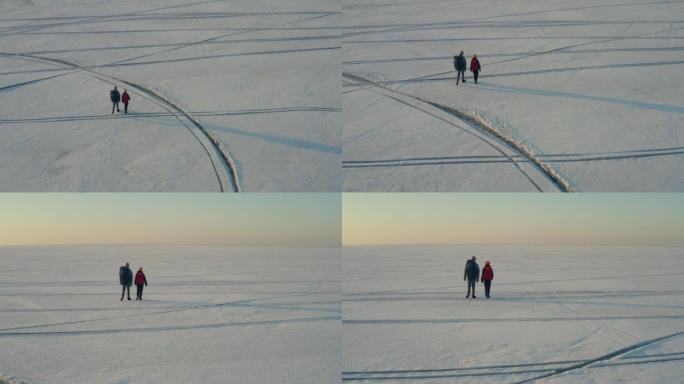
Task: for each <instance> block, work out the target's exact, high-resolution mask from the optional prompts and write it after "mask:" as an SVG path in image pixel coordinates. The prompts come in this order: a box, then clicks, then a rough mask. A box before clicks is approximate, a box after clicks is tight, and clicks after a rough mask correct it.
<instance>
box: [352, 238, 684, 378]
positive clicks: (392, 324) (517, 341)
mask: <svg viewBox="0 0 684 384" xmlns="http://www.w3.org/2000/svg"><path fill="white" fill-rule="evenodd" d="M472 255H475V256H477V257H478V260H479V263H480V265H481V266H483V265H484V261H485V260H490V261H491V262H492V266H493V268H494V281H493V284H492V296H491V297H492V298H491V299H485V298H484V292H483V285H482V284H479V283H478V286H477V288H476V292H477V295H478V296H477V299H476V300H472V299H470V300H466V299H464V297H465V294H466V284H465V282H463V280H462V277H463V268H464V264H465V260H466V259H467V258H470V257H471V256H472ZM683 256H684V249H681V248H615V247H594V248H589V247H586V248H580V247H503V246H497V247H475V246H473V247H468V246H451V247H446V246H440V247H430V246H392V247H346V248H345V249H344V254H343V260H344V296H343V326H342V327H343V361H344V367H343V372H344V373H343V379H344V381H345V382H364V379H366V380H368V381H367V382H383V383H425V382H430V383H523V382H527V380H532V379H535V378H540V377H544V376H546V375H549V376H550V377H548V378H547V379H545V380H541V381H539V382H544V383H554V384H555V383H624V382H629V383H644V384H648V383H675V382H679V381H681V377H682V375H684V283H683V282H682V277H683V276H684V257H683Z"/></svg>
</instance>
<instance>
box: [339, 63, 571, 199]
mask: <svg viewBox="0 0 684 384" xmlns="http://www.w3.org/2000/svg"><path fill="white" fill-rule="evenodd" d="M342 76H344V77H347V78H348V79H351V80H354V81H355V82H357V83H363V84H367V85H373V86H375V87H378V88H381V89H384V90H386V91H388V92H391V93H395V94H399V95H402V96H405V97H408V98H411V99H414V100H417V101H420V102H422V103H425V104H428V105H430V106H432V107H434V108H437V109H439V110H441V111H443V112H446V113H448V114H450V115H452V116H454V117H456V118H458V119H460V120H462V121H465V122H466V123H468V124H469V125H470V126H472V127H474V128H476V129H478V130H480V131H482V132H484V133H487V134H489V135H491V136H493V137H494V138H496V139H498V140H499V141H501V142H502V143H504V144H506V145H507V146H508V147H509V148H511V149H512V150H514V151H515V152H517V153H519V154H520V155H522V156H524V157H525V158H527V160H529V161H530V162H531V163H532V164H533V165H534V166H535V167H536V168H537V169H538V170H539V171H540V172H541V173H543V174H544V175H545V176H546V177H547V178H548V179H549V180H551V182H553V184H554V185H555V186H556V187H557V188H558V189H559V190H561V191H563V192H576V190H575V188H574V187H573V186H572V185H571V184H570V182H569V181H568V180H566V179H565V178H564V177H563V176H561V175H560V174H559V173H558V172H557V171H556V170H555V169H553V167H551V166H550V165H549V164H547V163H546V162H544V161H543V160H542V159H541V158H540V157H539V155H537V154H536V153H535V151H533V150H532V149H531V148H530V147H529V146H528V145H527V144H525V143H524V142H523V141H522V140H519V139H516V138H514V137H512V136H511V135H509V134H507V133H505V132H502V131H501V130H499V129H497V128H496V127H494V126H492V125H491V124H488V123H487V122H485V121H484V120H483V119H482V118H480V117H479V116H477V115H476V114H474V113H472V112H470V111H465V110H461V109H458V108H455V107H450V106H447V105H444V104H440V103H437V102H435V101H432V100H429V99H426V98H423V97H420V96H414V95H410V94H407V93H405V92H402V91H397V90H395V89H392V88H389V87H387V86H384V85H382V84H381V83H379V82H375V81H373V80H371V79H368V78H365V77H362V76H359V75H354V74H351V73H347V72H343V73H342ZM516 164H517V163H516Z"/></svg>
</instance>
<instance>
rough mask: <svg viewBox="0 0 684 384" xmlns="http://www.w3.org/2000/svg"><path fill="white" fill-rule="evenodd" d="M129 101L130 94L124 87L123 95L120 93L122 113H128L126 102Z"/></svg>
mask: <svg viewBox="0 0 684 384" xmlns="http://www.w3.org/2000/svg"><path fill="white" fill-rule="evenodd" d="M129 101H131V96H130V95H129V94H128V91H127V90H125V89H124V93H123V95H121V102H122V103H123V104H124V113H126V114H128V102H129Z"/></svg>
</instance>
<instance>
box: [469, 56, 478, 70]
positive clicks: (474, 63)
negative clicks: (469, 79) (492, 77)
mask: <svg viewBox="0 0 684 384" xmlns="http://www.w3.org/2000/svg"><path fill="white" fill-rule="evenodd" d="M470 71H471V72H479V71H480V60H478V59H477V57H473V58H472V60H470Z"/></svg>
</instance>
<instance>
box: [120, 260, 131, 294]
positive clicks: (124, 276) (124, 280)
mask: <svg viewBox="0 0 684 384" xmlns="http://www.w3.org/2000/svg"><path fill="white" fill-rule="evenodd" d="M119 284H121V300H119V301H123V299H124V293H125V292H126V290H128V300H130V299H131V285H132V284H133V271H131V268H129V264H128V263H126V265H122V266H121V267H120V268H119Z"/></svg>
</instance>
